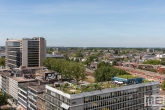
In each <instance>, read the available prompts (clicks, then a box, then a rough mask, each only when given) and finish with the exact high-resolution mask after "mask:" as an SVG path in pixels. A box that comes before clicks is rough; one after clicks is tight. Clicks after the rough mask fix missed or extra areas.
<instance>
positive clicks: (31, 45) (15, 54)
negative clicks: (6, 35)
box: [6, 37, 46, 68]
mask: <svg viewBox="0 0 165 110" xmlns="http://www.w3.org/2000/svg"><path fill="white" fill-rule="evenodd" d="M45 57H46V40H45V39H44V38H42V37H33V38H22V39H20V40H15V39H7V40H6V67H10V68H18V67H20V66H26V67H40V66H42V60H43V59H44V58H45Z"/></svg>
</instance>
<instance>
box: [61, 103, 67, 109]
mask: <svg viewBox="0 0 165 110" xmlns="http://www.w3.org/2000/svg"><path fill="white" fill-rule="evenodd" d="M61 107H62V108H64V109H67V110H68V108H69V106H68V105H67V104H65V103H62V104H61Z"/></svg>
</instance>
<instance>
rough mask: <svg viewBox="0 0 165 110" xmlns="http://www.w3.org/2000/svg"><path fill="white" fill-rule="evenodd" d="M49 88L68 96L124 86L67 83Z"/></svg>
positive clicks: (108, 83) (103, 83)
mask: <svg viewBox="0 0 165 110" xmlns="http://www.w3.org/2000/svg"><path fill="white" fill-rule="evenodd" d="M50 86H51V87H54V88H56V89H58V90H60V91H63V92H65V93H68V94H78V93H83V92H91V91H95V90H102V89H106V88H116V87H119V86H124V85H116V84H114V83H113V82H110V81H108V82H100V83H92V84H79V85H76V84H72V83H69V82H64V83H56V84H54V85H50Z"/></svg>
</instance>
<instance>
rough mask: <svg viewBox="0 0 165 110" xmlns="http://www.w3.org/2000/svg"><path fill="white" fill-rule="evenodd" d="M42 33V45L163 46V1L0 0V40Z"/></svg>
mask: <svg viewBox="0 0 165 110" xmlns="http://www.w3.org/2000/svg"><path fill="white" fill-rule="evenodd" d="M23 37H45V38H46V40H47V46H75V47H77V46H81V47H88V46H93V47H95V46H96V47H100V46H101V47H165V1H164V0H0V39H1V40H0V44H1V45H5V40H6V38H23Z"/></svg>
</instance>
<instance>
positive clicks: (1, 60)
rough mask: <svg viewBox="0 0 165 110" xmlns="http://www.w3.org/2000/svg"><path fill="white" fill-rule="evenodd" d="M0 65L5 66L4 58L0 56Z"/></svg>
mask: <svg viewBox="0 0 165 110" xmlns="http://www.w3.org/2000/svg"><path fill="white" fill-rule="evenodd" d="M0 66H5V58H0Z"/></svg>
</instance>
